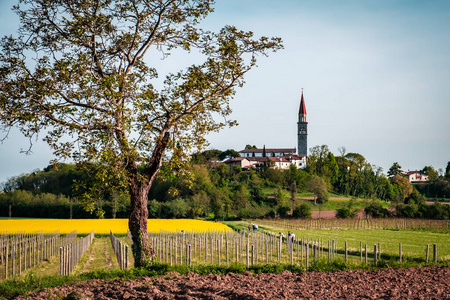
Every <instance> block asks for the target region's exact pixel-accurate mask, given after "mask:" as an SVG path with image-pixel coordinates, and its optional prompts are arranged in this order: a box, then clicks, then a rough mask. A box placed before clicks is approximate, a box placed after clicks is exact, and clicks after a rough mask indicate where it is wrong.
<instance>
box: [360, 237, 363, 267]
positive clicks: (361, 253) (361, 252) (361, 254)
mask: <svg viewBox="0 0 450 300" xmlns="http://www.w3.org/2000/svg"><path fill="white" fill-rule="evenodd" d="M359 253H360V256H361V263H362V262H363V251H362V242H361V241H360V242H359Z"/></svg>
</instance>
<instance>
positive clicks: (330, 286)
mask: <svg viewBox="0 0 450 300" xmlns="http://www.w3.org/2000/svg"><path fill="white" fill-rule="evenodd" d="M29 297H30V298H29V299H61V298H63V297H67V298H64V299H344V298H345V299H450V267H427V268H408V269H384V270H376V271H370V272H367V271H361V270H358V271H345V272H344V271H341V272H335V273H323V272H309V273H291V272H288V271H284V272H283V273H281V274H278V275H275V274H258V275H253V274H252V273H250V272H247V273H244V274H241V275H237V274H233V273H230V274H227V275H197V274H192V273H190V274H188V275H186V276H180V275H179V274H177V273H174V274H171V276H166V277H154V278H153V277H141V278H138V279H136V280H122V279H117V280H114V281H106V280H89V281H84V282H79V283H72V284H65V285H63V286H61V287H58V288H52V289H47V290H45V291H42V292H40V293H35V294H30V295H29ZM16 299H25V298H24V297H17V298H16Z"/></svg>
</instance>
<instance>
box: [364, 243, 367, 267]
mask: <svg viewBox="0 0 450 300" xmlns="http://www.w3.org/2000/svg"><path fill="white" fill-rule="evenodd" d="M364 254H365V256H366V265H367V244H364Z"/></svg>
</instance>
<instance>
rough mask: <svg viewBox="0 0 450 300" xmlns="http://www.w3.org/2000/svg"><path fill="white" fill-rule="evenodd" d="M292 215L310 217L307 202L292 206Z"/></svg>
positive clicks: (309, 208)
mask: <svg viewBox="0 0 450 300" xmlns="http://www.w3.org/2000/svg"><path fill="white" fill-rule="evenodd" d="M292 216H293V217H294V218H304V219H311V207H310V206H309V205H308V204H305V203H303V204H302V205H300V206H297V207H296V208H294V211H293V212H292Z"/></svg>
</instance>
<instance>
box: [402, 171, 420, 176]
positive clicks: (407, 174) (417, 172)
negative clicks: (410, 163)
mask: <svg viewBox="0 0 450 300" xmlns="http://www.w3.org/2000/svg"><path fill="white" fill-rule="evenodd" d="M412 174H420V172H419V171H409V172H406V173H405V175H406V176H409V175H412Z"/></svg>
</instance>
